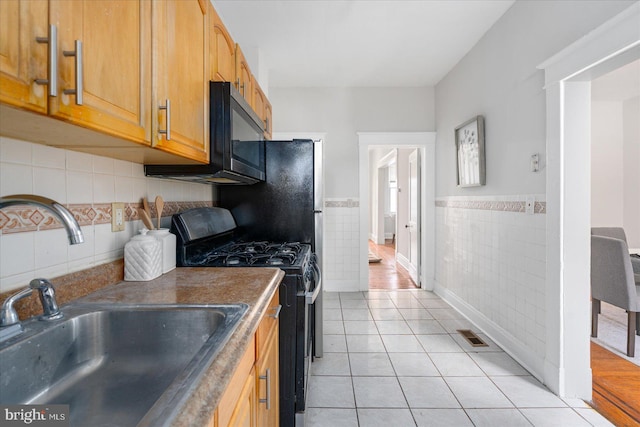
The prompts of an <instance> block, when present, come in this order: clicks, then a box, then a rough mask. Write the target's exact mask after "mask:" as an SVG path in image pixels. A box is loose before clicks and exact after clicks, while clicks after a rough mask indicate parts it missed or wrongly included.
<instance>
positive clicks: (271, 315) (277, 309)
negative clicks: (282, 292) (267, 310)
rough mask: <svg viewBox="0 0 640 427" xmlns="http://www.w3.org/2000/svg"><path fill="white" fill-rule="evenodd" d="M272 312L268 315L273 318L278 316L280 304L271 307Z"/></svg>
mask: <svg viewBox="0 0 640 427" xmlns="http://www.w3.org/2000/svg"><path fill="white" fill-rule="evenodd" d="M273 310H274V313H273V314H270V315H269V317H273V318H274V319H277V318H278V317H280V311H281V310H282V304H278V306H277V307H273Z"/></svg>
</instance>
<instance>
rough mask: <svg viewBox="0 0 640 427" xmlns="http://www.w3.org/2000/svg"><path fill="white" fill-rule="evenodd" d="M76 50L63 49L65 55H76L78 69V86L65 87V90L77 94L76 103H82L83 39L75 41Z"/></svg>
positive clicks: (68, 93)
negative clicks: (73, 87) (72, 87)
mask: <svg viewBox="0 0 640 427" xmlns="http://www.w3.org/2000/svg"><path fill="white" fill-rule="evenodd" d="M75 47H76V50H63V51H62V54H63V55H64V56H74V57H75V69H76V88H75V89H65V90H63V92H64V93H65V94H67V95H75V96H76V105H82V96H83V92H84V88H83V87H82V73H83V71H82V41H80V40H76V41H75Z"/></svg>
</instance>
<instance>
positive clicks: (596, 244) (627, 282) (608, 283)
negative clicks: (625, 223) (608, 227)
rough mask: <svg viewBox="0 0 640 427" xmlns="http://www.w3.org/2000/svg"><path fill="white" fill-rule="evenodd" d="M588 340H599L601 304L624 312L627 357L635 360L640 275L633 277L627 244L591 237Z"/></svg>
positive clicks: (639, 329)
mask: <svg viewBox="0 0 640 427" xmlns="http://www.w3.org/2000/svg"><path fill="white" fill-rule="evenodd" d="M591 301H592V307H591V310H592V311H591V316H592V317H591V336H592V337H597V336H598V314H599V313H600V301H604V302H607V303H609V304H612V305H615V306H617V307H620V308H622V309H624V310H626V311H627V313H628V320H627V321H628V324H627V356H629V357H634V353H635V335H636V334H638V335H640V316H639V315H638V312H640V274H634V272H633V267H632V266H631V258H630V257H629V249H628V247H627V243H626V242H625V241H624V240H622V239H616V238H613V237H606V236H600V235H596V234H592V235H591Z"/></svg>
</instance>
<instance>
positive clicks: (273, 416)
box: [256, 292, 282, 427]
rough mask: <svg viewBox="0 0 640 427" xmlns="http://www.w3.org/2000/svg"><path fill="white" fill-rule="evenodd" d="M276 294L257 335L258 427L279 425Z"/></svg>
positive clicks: (278, 311) (277, 297) (277, 303)
mask: <svg viewBox="0 0 640 427" xmlns="http://www.w3.org/2000/svg"><path fill="white" fill-rule="evenodd" d="M281 308H282V307H281V306H280V298H279V295H278V292H276V293H275V295H274V296H273V297H272V298H271V301H270V302H269V308H268V311H267V313H266V314H265V316H264V318H263V319H262V320H261V321H260V325H258V331H257V332H256V354H257V362H256V377H257V378H256V394H257V396H258V397H257V399H258V400H257V409H256V418H257V425H258V426H260V427H272V426H278V425H279V422H280V405H279V400H280V394H279V393H280V381H279V378H280V375H279V374H280V371H279V357H278V356H279V355H278V342H279V340H278V330H279V325H280V320H279V319H278V317H279V314H280V309H281Z"/></svg>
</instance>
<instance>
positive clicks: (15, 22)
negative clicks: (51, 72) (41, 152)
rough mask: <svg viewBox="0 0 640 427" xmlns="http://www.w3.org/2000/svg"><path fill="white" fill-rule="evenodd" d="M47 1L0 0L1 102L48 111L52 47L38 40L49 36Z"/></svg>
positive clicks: (38, 110)
mask: <svg viewBox="0 0 640 427" xmlns="http://www.w3.org/2000/svg"><path fill="white" fill-rule="evenodd" d="M48 10H49V5H48V3H47V2H46V1H19V0H2V1H0V102H2V103H6V104H9V105H13V106H16V107H21V108H24V109H28V110H31V111H37V112H39V113H45V114H46V112H47V101H48V95H47V93H48V92H47V86H46V85H38V84H36V83H35V80H36V79H43V80H46V79H47V77H48V76H47V55H48V53H47V52H48V48H47V44H45V43H38V42H37V40H36V38H37V37H45V38H46V37H47V35H48V21H49V17H48Z"/></svg>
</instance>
